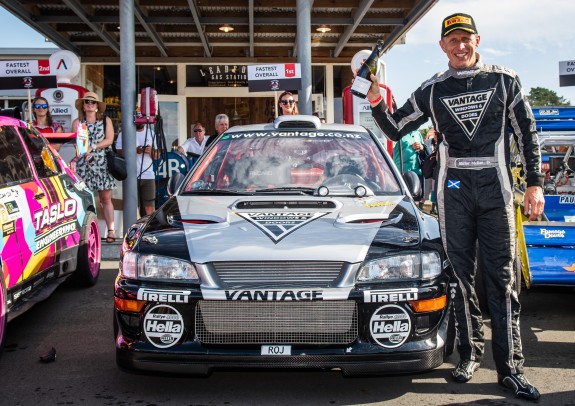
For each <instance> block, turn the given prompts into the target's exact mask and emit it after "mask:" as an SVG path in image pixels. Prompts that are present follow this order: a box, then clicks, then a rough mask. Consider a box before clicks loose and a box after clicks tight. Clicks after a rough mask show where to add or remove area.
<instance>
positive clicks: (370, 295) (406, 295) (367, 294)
mask: <svg viewBox="0 0 575 406" xmlns="http://www.w3.org/2000/svg"><path fill="white" fill-rule="evenodd" d="M417 293H418V291H417V288H413V289H395V290H366V291H364V292H363V301H364V302H365V303H393V302H407V301H408V300H417V297H418V296H417Z"/></svg>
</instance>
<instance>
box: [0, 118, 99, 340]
mask: <svg viewBox="0 0 575 406" xmlns="http://www.w3.org/2000/svg"><path fill="white" fill-rule="evenodd" d="M0 219H1V223H2V228H1V231H0V232H1V236H2V238H0V258H1V268H0V275H1V276H2V278H0V350H1V348H2V347H3V344H4V339H5V335H6V327H7V322H8V321H9V320H11V319H13V318H14V317H16V316H17V315H19V314H21V313H22V312H23V311H25V310H27V309H29V308H30V307H31V306H32V305H34V304H35V303H36V302H38V301H40V300H42V299H44V298H46V297H47V295H48V293H50V292H51V291H53V290H54V289H55V288H56V287H57V286H58V285H59V284H60V283H61V282H63V281H64V280H65V279H66V278H67V277H69V276H73V278H74V279H75V281H76V282H77V283H78V284H79V285H93V284H94V283H95V282H96V280H97V278H98V275H99V269H100V237H99V232H98V223H97V218H96V214H95V202H94V196H93V194H92V192H90V191H89V190H88V189H86V185H85V184H84V182H83V181H82V179H80V178H79V177H78V176H77V175H76V174H75V173H74V172H73V171H72V170H70V168H69V167H68V166H67V164H66V163H65V162H64V161H63V160H62V158H61V157H60V155H59V154H58V152H57V151H56V150H55V149H54V148H53V147H52V146H51V145H50V144H49V143H48V141H47V140H46V139H45V138H44V137H43V136H42V135H41V134H39V133H37V132H36V131H35V130H34V129H33V128H31V127H28V125H27V124H26V123H24V122H21V121H19V120H16V119H13V118H8V117H2V116H0Z"/></svg>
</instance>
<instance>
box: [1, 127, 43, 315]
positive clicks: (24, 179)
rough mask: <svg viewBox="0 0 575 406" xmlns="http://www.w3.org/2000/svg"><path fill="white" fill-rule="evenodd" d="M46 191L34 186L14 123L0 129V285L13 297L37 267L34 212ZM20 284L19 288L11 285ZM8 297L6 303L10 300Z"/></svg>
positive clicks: (40, 206)
mask: <svg viewBox="0 0 575 406" xmlns="http://www.w3.org/2000/svg"><path fill="white" fill-rule="evenodd" d="M48 205H49V201H48V199H47V198H46V193H45V192H44V190H43V189H42V188H41V187H40V186H39V185H38V182H37V181H36V179H35V175H34V170H33V168H32V165H31V164H30V161H29V159H28V154H27V153H26V150H25V148H24V145H23V144H22V141H21V139H20V137H19V134H18V130H17V129H16V127H14V126H10V125H6V126H3V127H2V128H1V131H0V219H1V222H2V230H1V232H2V239H1V242H0V253H1V257H2V269H3V278H4V285H5V287H6V289H7V290H13V291H14V292H13V293H15V297H14V300H17V299H18V298H19V297H20V296H22V295H24V294H26V293H28V292H29V291H30V290H31V288H28V287H27V286H25V285H26V283H25V282H26V279H27V277H28V276H30V275H32V274H34V273H35V272H37V270H38V267H39V266H38V262H39V261H38V260H37V258H36V256H37V255H36V253H35V248H34V237H35V234H36V233H35V229H34V215H33V214H34V212H35V211H37V210H43V209H45V208H47V207H48ZM17 285H20V288H15V287H16V286H17ZM11 301H12V300H11V297H10V295H9V297H8V304H10V303H11Z"/></svg>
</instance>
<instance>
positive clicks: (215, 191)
mask: <svg viewBox="0 0 575 406" xmlns="http://www.w3.org/2000/svg"><path fill="white" fill-rule="evenodd" d="M195 193H201V194H214V195H252V194H253V193H251V192H246V191H240V190H234V189H192V190H186V191H185V192H183V193H182V194H183V195H191V194H195Z"/></svg>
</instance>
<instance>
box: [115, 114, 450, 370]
mask: <svg viewBox="0 0 575 406" xmlns="http://www.w3.org/2000/svg"><path fill="white" fill-rule="evenodd" d="M404 178H405V179H404ZM404 178H402V177H401V176H400V174H399V173H398V171H397V169H396V168H395V166H394V165H393V163H392V161H391V160H390V158H389V156H388V155H387V153H386V152H385V150H384V148H383V146H382V144H381V143H380V142H379V140H378V139H377V138H376V137H375V136H374V135H373V134H372V133H371V132H370V131H368V130H366V129H365V128H363V127H359V126H352V125H341V124H320V121H319V119H317V118H316V117H313V116H281V117H279V118H278V119H276V120H275V121H274V122H273V123H268V124H262V125H249V126H237V127H233V128H231V129H229V130H228V131H226V132H225V133H224V134H222V135H221V136H220V137H219V138H218V139H217V140H216V141H215V142H214V143H213V144H212V146H211V147H210V149H209V150H208V151H206V152H205V153H204V155H203V156H202V157H201V158H200V160H199V161H198V162H197V163H196V165H195V166H194V167H193V169H192V170H191V171H190V172H189V173H188V174H187V175H186V176H185V178H184V179H181V178H180V179H177V178H173V179H171V180H170V182H171V184H170V185H169V188H170V189H171V191H172V193H173V194H172V196H171V197H170V198H169V199H168V200H167V201H166V203H165V204H164V205H163V206H162V207H160V208H159V209H158V210H157V211H156V212H155V213H154V214H152V215H151V216H148V217H144V218H142V219H140V220H139V221H138V222H137V223H136V224H134V225H133V226H132V227H131V228H130V229H129V231H128V233H127V234H126V238H125V241H124V243H123V247H122V253H121V261H120V270H119V275H118V278H117V280H116V284H115V297H114V301H115V317H114V328H115V329H114V330H115V342H116V355H117V358H116V359H117V363H118V365H119V366H121V367H123V368H127V369H135V370H148V371H158V372H175V373H189V374H208V373H209V372H210V371H212V370H213V369H214V368H234V367H241V368H245V367H253V368H322V369H339V370H341V371H342V372H343V373H344V374H345V375H356V374H380V373H387V374H397V373H406V372H416V371H424V370H428V369H431V368H435V367H437V366H439V365H441V364H442V363H443V360H444V357H445V356H446V355H448V354H450V353H451V351H452V350H453V345H454V327H453V323H451V322H450V316H449V314H450V312H449V311H448V309H449V303H450V301H449V297H448V287H449V284H448V282H449V278H448V273H449V272H448V271H449V265H448V264H449V261H447V260H446V257H445V253H444V251H443V248H442V245H441V240H440V236H439V226H438V223H437V221H436V220H435V219H434V218H433V217H431V216H429V215H427V214H425V213H423V212H421V211H419V210H418V209H417V208H416V206H415V204H414V201H413V196H415V195H417V194H419V193H420V185H419V181H418V180H417V176H416V175H415V174H413V173H407V174H406V175H405V177H404Z"/></svg>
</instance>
